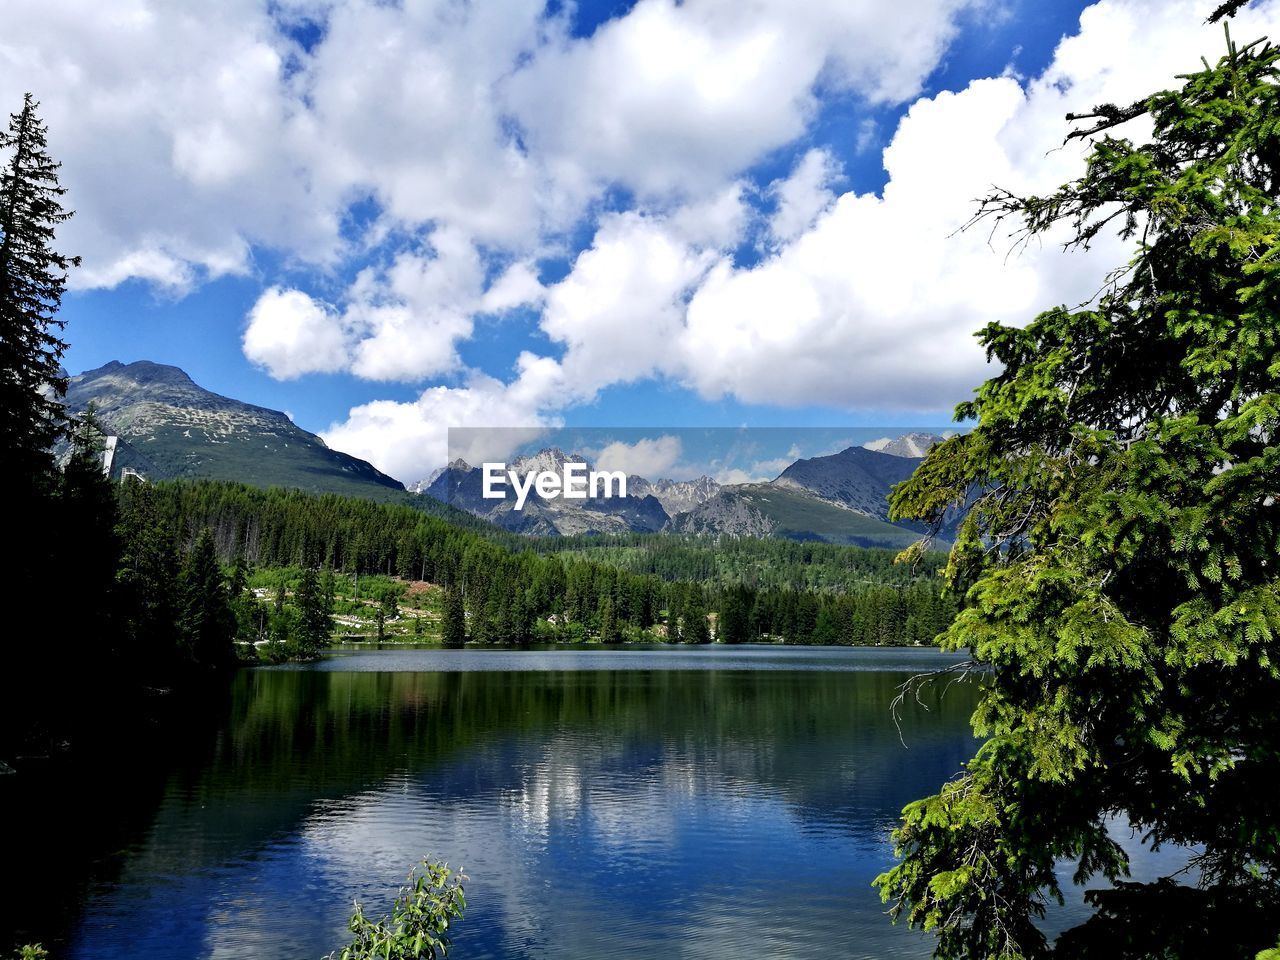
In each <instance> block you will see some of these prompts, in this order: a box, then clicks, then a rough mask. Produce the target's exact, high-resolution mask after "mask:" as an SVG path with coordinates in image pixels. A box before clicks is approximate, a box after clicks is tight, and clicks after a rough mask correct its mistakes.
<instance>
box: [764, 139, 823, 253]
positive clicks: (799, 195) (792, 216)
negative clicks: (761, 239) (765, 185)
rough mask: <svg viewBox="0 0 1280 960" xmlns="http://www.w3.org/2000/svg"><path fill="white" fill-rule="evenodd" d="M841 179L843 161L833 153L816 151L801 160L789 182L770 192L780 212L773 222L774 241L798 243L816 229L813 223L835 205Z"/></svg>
mask: <svg viewBox="0 0 1280 960" xmlns="http://www.w3.org/2000/svg"><path fill="white" fill-rule="evenodd" d="M839 176H840V161H839V160H837V159H836V158H835V157H834V156H833V155H832V153H831V151H830V150H828V149H825V148H822V147H815V148H814V149H812V150H810V151H809V152H808V153H806V154H805V155H804V156H803V157H801V158H800V160H799V162H798V163H797V164H796V165H795V169H793V170H792V171H791V175H790V176H789V177H787V178H786V179H785V180H779V181H777V182H776V183H774V184H773V185H772V187H771V188H770V192H771V193H772V194H773V195H774V197H775V198H776V200H777V209H776V210H775V211H774V214H773V216H772V217H770V219H769V233H770V235H771V236H772V238H773V240H774V241H775V242H778V243H785V242H787V241H789V240H794V239H795V238H796V237H798V236H800V234H802V233H804V231H805V230H807V229H809V227H810V226H812V225H813V221H814V219H815V218H817V216H818V214H820V213H821V212H822V211H823V210H825V209H826V208H827V207H829V206H830V205H831V203H832V202H833V201H834V200H835V198H836V195H835V194H834V193H833V192H832V190H831V184H832V182H833V181H835V180H836V179H837V178H838V177H839Z"/></svg>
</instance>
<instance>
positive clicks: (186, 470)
mask: <svg viewBox="0 0 1280 960" xmlns="http://www.w3.org/2000/svg"><path fill="white" fill-rule="evenodd" d="M66 403H67V406H68V407H69V408H70V410H71V411H72V412H73V413H82V412H83V411H84V410H85V409H86V408H87V407H88V405H89V404H90V403H92V404H93V405H94V408H95V411H96V413H97V416H98V419H99V420H100V421H101V422H102V425H103V427H104V429H105V430H106V432H107V433H108V434H114V435H116V436H118V437H119V438H120V440H119V443H118V450H117V454H116V460H115V469H116V470H119V469H121V468H123V467H133V468H134V469H136V470H139V471H140V472H141V473H143V474H145V475H146V476H147V477H149V478H151V479H166V478H173V477H189V478H194V477H199V478H208V479H214V480H236V481H239V482H241V483H249V484H253V485H254V486H260V487H267V486H280V487H293V488H297V489H300V490H308V491H312V492H317V493H341V494H347V495H350V496H365V497H367V496H376V497H379V498H383V497H386V496H388V495H391V494H400V493H403V492H404V487H403V486H402V485H401V484H400V483H399V481H397V480H395V479H393V478H391V477H389V476H387V475H386V474H385V473H382V472H381V471H379V470H377V469H376V468H375V467H373V465H372V464H369V463H367V462H365V461H364V460H360V459H357V458H356V457H352V456H349V455H348V454H345V453H339V452H338V451H337V450H330V449H329V447H327V446H326V445H325V442H324V441H323V440H321V439H320V438H319V437H317V436H316V435H315V434H313V433H308V432H307V431H306V430H303V429H302V428H301V427H299V426H297V425H296V424H295V423H294V422H293V421H292V420H290V419H289V418H288V417H287V416H286V415H285V414H283V413H281V412H280V411H278V410H268V409H267V408H265V407H256V406H254V405H253V404H249V403H243V402H241V401H239V400H232V399H231V398H229V397H223V396H220V395H218V394H216V393H212V392H211V391H209V390H205V389H204V388H203V387H201V386H199V385H197V384H196V383H195V382H194V381H193V380H192V379H191V378H190V377H189V376H187V374H186V373H184V372H183V371H182V370H180V369H178V368H177V367H171V366H167V365H165V364H161V363H151V362H150V361H147V360H140V361H137V362H136V363H127V364H126V363H120V362H118V361H114V360H113V361H112V362H111V363H108V364H106V365H105V366H101V367H98V368H97V369H96V370H86V371H85V372H84V373H82V374H80V375H79V376H76V377H72V378H71V379H70V381H69V383H68V387H67V397H66Z"/></svg>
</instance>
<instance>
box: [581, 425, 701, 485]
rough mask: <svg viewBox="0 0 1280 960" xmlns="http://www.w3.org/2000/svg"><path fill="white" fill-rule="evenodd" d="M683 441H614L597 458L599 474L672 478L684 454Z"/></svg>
mask: <svg viewBox="0 0 1280 960" xmlns="http://www.w3.org/2000/svg"><path fill="white" fill-rule="evenodd" d="M683 450H684V448H683V445H682V444H681V442H680V438H679V437H677V436H673V435H671V434H663V435H662V436H660V437H646V438H643V439H641V440H637V441H636V442H635V443H626V442H625V441H622V440H615V441H613V442H612V443H608V444H606V445H605V446H604V447H602V448H601V449H600V450H599V451H597V452H596V454H595V465H596V468H597V469H599V470H622V471H624V472H625V473H627V474H628V475H635V476H639V477H645V478H647V479H650V480H657V479H659V478H661V477H668V476H670V475H671V472H672V468H673V467H674V466H675V465H676V463H678V462H679V460H680V455H681V453H683Z"/></svg>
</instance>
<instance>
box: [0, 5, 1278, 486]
mask: <svg viewBox="0 0 1280 960" xmlns="http://www.w3.org/2000/svg"><path fill="white" fill-rule="evenodd" d="M1214 6H1216V3H1214V2H1213V0H1101V2H1098V3H1095V4H1092V5H1086V4H1083V3H1078V2H1052V0H1038V2H1037V0H898V2H895V3H892V4H888V3H884V2H883V0H804V2H801V3H797V2H795V0H684V2H679V3H677V2H675V0H640V2H637V3H627V2H621V0H618V2H590V3H586V2H584V3H580V4H573V3H566V2H553V3H548V4H543V3H540V2H524V0H485V2H481V3H464V2H456V0H401V2H387V0H377V2H375V0H219V2H218V3H213V4H211V3H204V2H181V0H113V2H111V3H97V4H86V3H84V2H83V0H47V2H42V3H39V4H36V3H27V2H23V0H11V2H9V3H7V4H6V9H5V12H4V31H3V33H2V34H0V109H8V110H16V109H17V108H18V106H19V104H20V101H21V96H22V94H23V93H24V92H27V91H30V92H31V93H32V94H33V95H34V96H35V97H36V98H37V99H38V100H39V101H40V115H41V116H42V117H43V119H44V120H45V122H46V123H47V124H48V127H49V147H50V152H51V153H52V154H53V155H54V157H55V158H56V159H58V160H60V161H61V162H62V164H63V167H62V180H63V185H64V186H66V187H67V188H68V191H69V194H68V201H69V204H70V205H71V206H72V207H73V208H74V209H75V210H76V216H75V217H74V218H73V219H72V220H71V221H70V222H69V223H68V224H66V225H65V226H64V227H63V228H62V229H61V231H60V233H59V237H58V243H59V246H60V248H61V252H64V253H68V254H78V255H80V256H81V257H82V258H83V264H82V266H81V267H80V268H79V269H78V270H76V271H74V272H73V274H72V276H71V278H70V288H71V289H70V291H69V293H68V295H67V296H66V298H65V299H64V302H63V308H62V318H63V319H64V320H65V321H66V327H65V338H66V339H67V341H68V342H69V344H70V347H69V349H68V351H67V354H66V358H65V365H66V366H67V368H68V370H70V371H71V372H72V373H76V372H80V371H82V370H86V369H89V368H92V367H96V366H99V365H101V364H103V363H106V362H108V361H110V360H121V361H125V362H128V361H132V360H139V359H147V360H154V361H158V362H163V363H172V364H176V365H178V366H180V367H182V368H183V369H184V370H186V371H187V372H188V373H190V374H191V376H192V377H193V378H194V379H195V380H196V382H197V383H199V384H201V385H202V386H204V387H206V388H208V389H211V390H214V391H216V392H219V393H223V394H226V395H229V396H233V397H236V398H237V399H241V400H246V401H249V402H252V403H257V404H261V405H263V406H268V407H272V408H274V409H280V410H285V411H286V412H288V413H289V414H290V416H292V417H293V418H294V419H295V421H296V422H297V423H298V424H299V425H301V426H303V427H304V428H306V429H308V430H312V431H314V432H317V433H319V434H320V435H321V436H322V437H323V438H324V439H325V440H326V442H328V443H329V445H330V446H332V447H335V448H337V449H340V450H344V451H346V452H349V453H352V454H354V455H356V456H360V457H363V458H365V459H368V460H370V461H371V462H372V463H374V464H375V465H376V466H378V467H379V468H381V469H382V470H384V471H386V472H388V473H390V474H391V475H392V476H395V477H397V478H398V479H400V480H403V481H406V482H413V481H414V480H416V479H418V478H420V477H422V476H424V475H426V474H427V473H429V472H430V470H431V469H432V468H434V467H435V466H437V465H439V464H441V463H443V462H444V460H445V458H446V455H447V431H448V428H450V427H454V428H458V427H498V426H501V427H515V426H520V427H524V426H529V427H534V426H546V427H618V428H623V427H634V426H639V425H645V426H654V425H657V426H666V427H670V428H673V429H674V428H682V427H696V428H701V427H733V428H742V427H750V428H754V427H783V428H791V427H794V428H800V427H805V428H817V427H821V428H833V429H835V428H845V427H865V426H874V425H877V424H883V423H899V424H900V423H911V424H928V425H938V424H946V423H948V422H949V421H950V416H951V410H952V409H953V408H954V406H955V404H956V403H958V402H960V401H962V400H964V399H966V398H967V397H968V396H969V395H970V393H971V391H972V389H973V388H974V387H975V386H976V385H977V384H978V383H979V382H981V380H982V379H984V378H985V377H986V376H989V375H991V373H992V372H993V371H992V369H991V368H990V367H988V366H987V364H986V360H985V357H984V356H983V353H982V351H981V349H980V347H979V346H978V345H977V343H976V341H975V340H974V337H973V334H974V331H975V330H977V329H978V328H979V327H981V326H983V325H984V324H986V323H988V322H991V321H999V322H1003V323H1013V324H1021V323H1025V322H1027V321H1028V320H1030V319H1031V318H1032V317H1034V316H1035V314H1036V313H1037V312H1039V311H1040V310H1043V309H1046V308H1049V307H1052V306H1055V305H1057V304H1064V303H1065V304H1069V305H1075V304H1079V303H1082V302H1085V301H1087V300H1088V299H1090V298H1091V297H1092V296H1093V295H1094V294H1095V293H1096V291H1097V290H1098V288H1099V286H1100V285H1101V283H1102V282H1103V278H1104V276H1105V274H1106V271H1107V270H1108V269H1109V268H1111V267H1114V266H1116V265H1117V264H1119V263H1121V262H1123V260H1124V259H1125V257H1126V255H1127V251H1126V249H1125V248H1124V247H1123V246H1122V245H1121V244H1120V243H1119V242H1118V241H1116V240H1112V239H1107V240H1104V241H1103V242H1101V243H1098V244H1096V245H1095V246H1094V248H1093V249H1092V250H1091V251H1089V252H1088V253H1066V252H1064V251H1063V250H1062V249H1061V247H1060V243H1059V241H1060V240H1061V239H1062V238H1061V237H1053V236H1051V237H1047V238H1043V239H1042V240H1041V241H1038V242H1036V243H1033V244H1031V245H1028V246H1026V247H1022V248H1014V247H1013V244H1012V240H1011V238H1010V237H1009V236H1008V235H1007V232H1004V231H1001V232H997V233H992V232H991V231H990V230H989V229H987V228H985V227H979V228H976V229H970V230H967V231H960V230H959V228H960V227H961V226H962V225H963V224H964V223H965V222H966V221H967V220H968V219H969V217H970V216H971V214H972V212H973V210H974V201H975V198H978V197H980V196H981V195H983V194H984V193H986V192H988V191H989V190H990V189H991V188H992V187H993V186H999V187H1002V188H1006V189H1010V190H1013V191H1015V192H1018V193H1027V192H1042V191H1046V190H1050V189H1052V188H1054V187H1055V186H1057V185H1059V184H1061V183H1064V182H1066V181H1068V180H1070V179H1071V178H1072V177H1074V176H1078V175H1079V174H1080V173H1081V172H1082V158H1083V156H1084V149H1085V148H1084V146H1083V145H1081V144H1079V143H1078V142H1073V143H1072V144H1070V145H1064V143H1063V138H1064V136H1065V134H1066V132H1067V130H1068V129H1069V127H1068V125H1067V123H1066V121H1065V119H1064V117H1065V115H1066V114H1067V113H1068V112H1071V111H1076V112H1079V111H1084V110H1087V109H1088V108H1089V107H1091V106H1093V105H1094V104H1097V103H1102V102H1128V101H1131V100H1133V99H1134V98H1136V97H1138V96H1141V95H1144V94H1147V93H1150V92H1153V91H1155V90H1158V89H1163V88H1167V87H1169V86H1171V85H1173V83H1174V82H1175V80H1174V77H1175V75H1177V74H1179V73H1184V72H1188V71H1191V70H1194V69H1196V68H1197V67H1198V66H1199V64H1200V57H1201V55H1207V56H1208V57H1210V58H1211V59H1212V58H1216V57H1217V56H1218V55H1220V53H1221V52H1222V50H1223V49H1224V44H1223V38H1222V32H1221V28H1220V27H1219V26H1206V25H1204V23H1203V21H1204V18H1205V16H1206V15H1207V14H1208V13H1209V12H1210V10H1211V9H1212V8H1213V7H1214ZM1278 28H1280V0H1258V2H1255V3H1254V4H1253V5H1252V6H1251V7H1250V8H1248V9H1246V10H1245V11H1244V12H1243V13H1242V14H1241V15H1239V16H1238V17H1237V18H1236V22H1235V23H1234V25H1233V27H1232V31H1233V35H1234V36H1235V37H1236V38H1237V39H1240V40H1247V39H1253V38H1255V37H1257V36H1262V35H1265V34H1271V35H1280V29H1278ZM1130 126H1131V129H1130V130H1127V131H1126V133H1128V134H1129V135H1130V136H1132V137H1134V138H1135V139H1142V138H1143V137H1144V136H1145V135H1147V133H1148V131H1147V130H1146V129H1144V127H1143V121H1141V120H1140V121H1137V122H1135V123H1133V124H1131V125H1130Z"/></svg>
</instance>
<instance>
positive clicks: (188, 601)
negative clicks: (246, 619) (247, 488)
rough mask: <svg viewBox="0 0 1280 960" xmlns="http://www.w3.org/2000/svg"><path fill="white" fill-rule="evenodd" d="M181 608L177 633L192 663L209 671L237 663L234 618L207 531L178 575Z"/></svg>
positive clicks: (211, 538)
mask: <svg viewBox="0 0 1280 960" xmlns="http://www.w3.org/2000/svg"><path fill="white" fill-rule="evenodd" d="M178 604H179V613H178V632H179V635H180V636H181V637H182V640H183V643H184V645H185V647H186V652H187V658H188V660H189V661H190V663H191V664H192V665H193V666H195V667H197V668H199V669H202V670H209V669H214V668H217V667H222V666H226V665H227V664H229V663H231V662H232V661H234V660H235V646H234V642H233V637H234V636H235V629H236V624H235V617H234V615H233V614H232V612H231V603H230V598H229V597H228V596H227V587H226V583H225V582H224V581H223V578H222V567H221V565H220V564H219V563H218V555H217V552H216V551H215V550H214V547H213V534H212V533H211V532H210V531H209V529H208V528H207V527H206V528H205V529H204V530H202V531H200V535H199V536H198V537H197V538H196V542H195V543H194V544H193V545H192V547H191V549H190V550H189V551H188V553H187V556H186V559H185V560H184V561H183V564H182V570H181V572H180V573H179V574H178Z"/></svg>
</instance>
